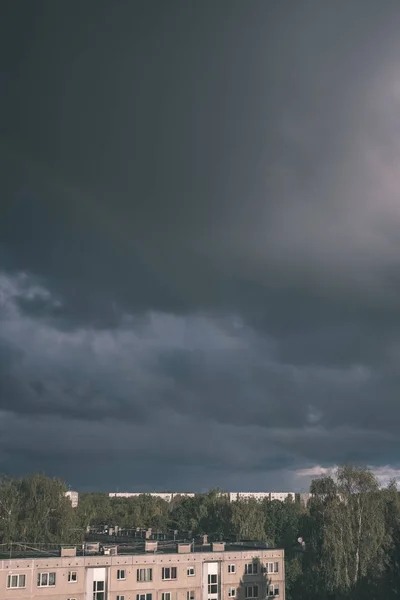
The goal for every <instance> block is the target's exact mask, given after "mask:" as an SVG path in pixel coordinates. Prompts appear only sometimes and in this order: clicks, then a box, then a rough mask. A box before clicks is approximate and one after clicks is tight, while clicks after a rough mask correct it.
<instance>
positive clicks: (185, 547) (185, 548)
mask: <svg viewBox="0 0 400 600" xmlns="http://www.w3.org/2000/svg"><path fill="white" fill-rule="evenodd" d="M191 546H192V544H191V543H190V542H188V543H185V544H178V554H187V553H188V552H191V549H192V548H191Z"/></svg>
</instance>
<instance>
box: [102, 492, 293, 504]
mask: <svg viewBox="0 0 400 600" xmlns="http://www.w3.org/2000/svg"><path fill="white" fill-rule="evenodd" d="M144 493H146V494H147V493H148V494H149V495H150V496H155V497H157V498H161V499H162V500H165V501H166V502H171V501H172V500H173V499H174V498H176V497H179V496H185V497H187V498H194V496H195V495H196V494H195V493H192V492H109V494H108V495H109V497H110V498H134V497H135V496H141V495H142V494H144ZM220 495H221V496H228V498H229V500H230V502H235V501H236V500H239V499H241V500H249V499H254V500H258V501H260V502H261V501H262V500H279V501H281V502H283V501H284V500H286V499H287V498H289V497H290V498H291V499H292V500H293V501H294V499H295V492H221V493H220Z"/></svg>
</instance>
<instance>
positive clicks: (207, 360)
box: [0, 0, 400, 489]
mask: <svg viewBox="0 0 400 600" xmlns="http://www.w3.org/2000/svg"><path fill="white" fill-rule="evenodd" d="M1 11H3V18H1V19H0V27H1V28H2V30H1V32H0V33H1V35H0V40H1V42H0V43H1V44H2V46H1V50H2V52H1V56H2V57H4V59H5V60H4V66H2V80H1V85H2V88H4V90H5V93H4V94H2V97H1V109H2V115H3V117H4V118H3V121H4V122H3V123H2V136H1V139H0V157H1V165H2V172H1V188H0V197H1V203H0V390H1V396H0V408H1V409H2V410H3V411H4V414H3V416H2V420H0V424H1V423H2V427H3V430H4V436H3V437H1V438H0V439H1V440H2V441H1V442H0V443H1V445H2V451H3V456H4V457H6V458H4V459H3V461H4V463H5V464H4V466H2V469H3V470H4V468H7V469H8V470H11V471H12V470H13V469H16V470H19V471H21V470H22V471H23V470H24V469H27V468H30V466H31V467H32V468H39V466H40V465H42V467H46V469H47V470H49V472H52V473H57V470H61V471H62V473H64V474H65V476H66V477H69V478H71V479H73V480H74V481H75V482H76V484H77V485H78V484H80V483H81V482H84V481H86V480H87V472H88V471H91V472H92V473H93V475H92V479H91V481H92V482H93V485H99V484H98V482H99V481H100V479H101V477H102V473H101V471H100V470H99V471H96V470H95V467H94V464H95V463H96V460H97V459H96V457H101V461H103V462H104V464H106V465H108V467H105V468H107V469H108V471H112V470H113V469H114V467H115V462H116V461H117V460H118V461H120V463H119V464H120V466H119V467H118V469H117V470H116V471H114V475H113V478H114V479H113V482H112V484H113V485H126V486H133V485H139V484H140V485H141V486H142V487H143V488H146V489H148V488H149V486H150V487H152V486H153V487H172V486H173V484H174V485H175V484H176V486H177V487H187V486H186V485H183V483H182V482H185V481H186V482H187V485H188V486H193V487H194V488H196V489H200V488H202V487H204V486H205V487H209V486H210V485H222V486H223V485H225V484H226V485H227V486H230V487H237V486H239V483H240V482H243V484H245V485H247V486H250V487H253V488H254V487H258V486H261V487H265V485H264V483H261V481H262V479H263V477H264V476H265V480H271V477H272V481H274V482H275V483H276V485H277V486H278V485H285V486H288V485H291V484H292V483H293V485H297V486H298V487H299V486H300V487H301V485H302V483H301V480H300V481H297V480H296V477H295V475H293V473H295V472H296V470H299V469H301V468H302V467H304V468H306V467H307V468H308V467H309V469H311V468H312V465H315V464H317V465H318V464H322V463H324V462H325V464H334V463H336V462H340V461H341V460H360V461H362V462H366V463H369V464H374V465H392V466H393V467H395V466H396V460H397V459H396V456H397V453H398V447H399V440H398V438H397V430H398V421H399V419H400V411H399V409H398V408H397V404H396V398H397V397H398V391H399V379H398V375H397V372H398V365H399V358H400V336H399V333H400V332H399V327H398V321H399V317H400V313H399V308H398V306H399V304H398V292H399V289H400V285H399V276H398V273H399V267H400V259H399V257H400V242H399V237H398V231H399V227H400V208H399V207H400V203H399V190H400V178H399V176H398V173H399V168H398V166H399V165H398V163H399V153H400V149H399V147H398V141H397V139H398V135H397V127H398V125H399V122H398V118H399V117H398V114H399V103H400V89H399V86H398V83H397V82H398V66H397V62H398V55H399V52H400V42H399V40H398V35H397V32H398V27H399V25H400V8H399V6H398V3H397V2H395V1H393V2H392V1H390V0H387V1H386V2H385V3H384V4H382V3H378V2H374V1H372V0H371V1H367V0H363V1H361V0H360V1H356V0H354V1H352V2H349V1H347V2H344V1H338V2H335V3H332V2H324V1H318V2H317V1H306V2H302V3H298V2H289V1H284V2H280V3H279V4H278V5H276V3H275V4H274V3H268V2H262V1H255V0H254V1H253V2H239V1H237V2H236V1H233V0H231V1H230V2H220V3H218V5H216V4H215V3H214V2H202V3H197V4H196V3H189V4H188V3H185V2H168V3H166V2H148V3H144V4H141V3H125V2H118V1H116V2H113V3H112V5H109V6H104V7H101V6H99V4H98V3H91V2H85V3H80V2H79V3H78V2H69V3H68V5H65V6H61V5H60V4H59V3H54V2H46V1H43V2H41V4H40V6H34V5H32V6H31V5H30V6H26V3H22V2H17V1H14V2H4V3H3V4H2V7H1ZM11 430H12V431H14V435H13V436H11V435H10V434H9V433H8V432H9V431H11ZM15 432H18V435H15ZM71 432H73V435H72V434H71ZM22 438H23V439H24V442H23V443H22V442H21V444H20V445H18V443H17V440H20V439H22ZM104 439H106V440H107V448H108V454H107V452H106V451H105V450H104V448H105V446H104ZM144 448H145V449H146V451H145V452H144ZM49 449H51V452H48V450H49ZM71 453H72V454H71ZM81 454H85V455H86V456H85V457H84V458H82V456H81ZM121 455H123V456H124V457H126V458H124V459H121V458H120V457H121ZM106 456H107V457H108V458H107V457H106ZM132 456H134V457H136V458H137V464H135V465H134V466H132V465H131V457H132ZM67 457H69V458H67ZM69 463H71V465H70V464H69ZM78 463H79V465H78ZM143 464H146V467H143V466H141V465H143ZM166 464H167V465H169V466H170V469H168V470H167V471H166V470H165V465H166ZM24 465H25V466H24ZM113 465H114V466H113ZM128 472H129V473H130V475H128V474H127V473H128ZM271 473H272V476H271ZM130 477H131V478H130ZM74 478H75V479H74ZM135 482H137V483H136V484H135ZM110 484H111V481H110Z"/></svg>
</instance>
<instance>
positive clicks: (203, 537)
mask: <svg viewBox="0 0 400 600" xmlns="http://www.w3.org/2000/svg"><path fill="white" fill-rule="evenodd" d="M200 539H201V543H202V544H203V546H204V545H205V544H208V535H202V536H201V537H200Z"/></svg>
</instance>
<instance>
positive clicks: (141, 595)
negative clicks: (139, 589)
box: [136, 594, 151, 600]
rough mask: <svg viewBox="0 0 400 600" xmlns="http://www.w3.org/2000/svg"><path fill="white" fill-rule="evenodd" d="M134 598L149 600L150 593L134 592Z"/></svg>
mask: <svg viewBox="0 0 400 600" xmlns="http://www.w3.org/2000/svg"><path fill="white" fill-rule="evenodd" d="M136 600H151V594H136Z"/></svg>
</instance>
